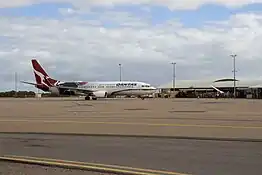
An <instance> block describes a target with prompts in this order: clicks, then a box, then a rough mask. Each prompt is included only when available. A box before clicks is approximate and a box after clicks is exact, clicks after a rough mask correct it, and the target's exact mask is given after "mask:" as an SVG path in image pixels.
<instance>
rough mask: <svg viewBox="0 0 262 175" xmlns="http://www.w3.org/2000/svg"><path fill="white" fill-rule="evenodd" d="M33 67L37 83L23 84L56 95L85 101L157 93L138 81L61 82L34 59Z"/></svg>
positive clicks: (149, 86)
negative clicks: (74, 97)
mask: <svg viewBox="0 0 262 175" xmlns="http://www.w3.org/2000/svg"><path fill="white" fill-rule="evenodd" d="M32 66H33V71H34V75H35V80H36V83H31V82H25V81H21V82H22V83H26V84H30V85H34V86H35V87H36V88H38V89H41V90H43V91H44V92H51V93H53V94H56V95H85V96H86V97H85V100H90V99H93V100H96V99H97V98H107V97H108V96H111V95H135V96H140V97H141V98H142V99H144V96H145V95H150V94H153V93H154V92H155V91H156V88H155V87H153V86H151V85H150V84H148V83H144V82H137V81H103V82H83V81H72V82H61V81H58V80H55V79H53V78H50V77H49V76H48V74H47V73H46V71H45V70H44V69H43V68H42V66H41V65H40V64H39V63H38V61H37V60H35V59H32Z"/></svg>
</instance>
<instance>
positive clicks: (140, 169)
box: [7, 155, 188, 175]
mask: <svg viewBox="0 0 262 175" xmlns="http://www.w3.org/2000/svg"><path fill="white" fill-rule="evenodd" d="M7 156H9V157H15V158H27V159H35V160H45V161H58V162H66V163H74V164H80V165H92V166H101V167H109V168H118V169H126V170H136V171H143V172H150V173H152V172H153V173H161V174H163V173H164V174H167V175H188V174H184V173H183V174H182V173H177V172H170V171H161V170H152V169H143V168H133V167H128V166H119V165H108V164H101V163H87V162H79V161H70V160H61V159H50V158H42V157H41V158H40V157H31V156H17V155H7Z"/></svg>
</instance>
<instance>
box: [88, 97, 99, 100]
mask: <svg viewBox="0 0 262 175" xmlns="http://www.w3.org/2000/svg"><path fill="white" fill-rule="evenodd" d="M91 99H92V100H97V98H96V97H95V96H86V97H85V100H91Z"/></svg>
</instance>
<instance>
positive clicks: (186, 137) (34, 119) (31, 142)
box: [0, 98, 262, 175]
mask: <svg viewBox="0 0 262 175" xmlns="http://www.w3.org/2000/svg"><path fill="white" fill-rule="evenodd" d="M261 106H262V101H260V100H247V99H145V100H140V99H101V100H97V101H84V100H82V99H78V98H42V99H0V111H1V113H0V132H1V133H2V134H1V135H0V155H2V156H5V155H18V156H32V157H39V158H41V157H42V158H53V159H63V160H73V161H81V162H96V163H104V164H110V165H112V164H114V165H123V166H128V167H138V168H144V169H147V168H149V169H154V170H162V171H166V172H173V173H177V174H179V173H185V174H201V175H202V174H203V175H205V174H223V175H224V174H230V175H234V174H238V175H240V174H261V173H262V170H261V168H260V167H261V166H262V156H261V155H262V115H261V114H262V108H261ZM22 133H24V134H22ZM30 133H31V134H30ZM32 134H33V135H32ZM59 134H60V135H59ZM160 174H163V173H160Z"/></svg>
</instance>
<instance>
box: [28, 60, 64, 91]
mask: <svg viewBox="0 0 262 175" xmlns="http://www.w3.org/2000/svg"><path fill="white" fill-rule="evenodd" d="M32 65H33V69H34V75H35V80H36V83H37V84H39V85H41V86H42V87H41V89H49V88H50V87H53V86H56V85H57V84H58V83H59V81H57V80H54V79H52V78H50V77H49V76H48V74H47V73H46V71H45V70H44V69H43V68H42V66H41V65H40V64H39V63H38V62H37V60H36V59H32Z"/></svg>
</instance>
